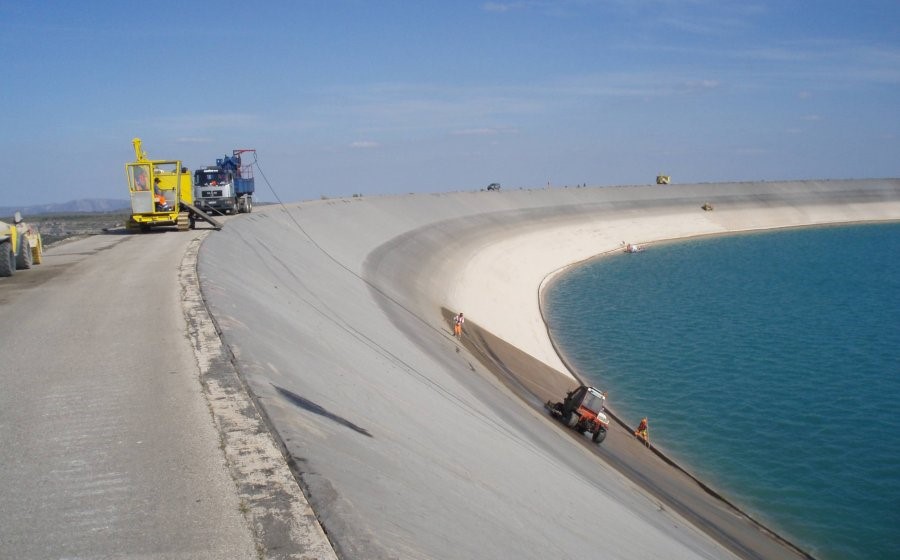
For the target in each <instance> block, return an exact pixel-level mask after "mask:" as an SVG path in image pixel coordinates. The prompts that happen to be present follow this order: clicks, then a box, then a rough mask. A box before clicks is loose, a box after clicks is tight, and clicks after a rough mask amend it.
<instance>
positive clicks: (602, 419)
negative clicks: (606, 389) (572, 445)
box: [544, 385, 609, 444]
mask: <svg viewBox="0 0 900 560" xmlns="http://www.w3.org/2000/svg"><path fill="white" fill-rule="evenodd" d="M605 404H606V393H603V392H601V391H599V390H597V389H595V388H593V387H588V386H586V385H581V386H580V387H578V388H577V389H575V390H573V391H569V392H568V393H566V398H565V400H563V401H562V402H556V403H555V402H551V401H547V403H546V404H545V405H544V407H545V408H546V409H547V410H549V411H550V414H551V415H553V416H554V417H556V418H559V420H560V421H561V422H562V423H563V424H565V425H566V426H568V427H570V428H572V429H573V430H575V431H576V432H579V433H584V432H590V433H591V434H592V435H591V439H592V440H593V441H594V443H598V444H599V443H601V442H602V441H603V440H604V439H606V433H607V431H608V430H609V417H607V416H606V414H604V412H603V407H604V405H605Z"/></svg>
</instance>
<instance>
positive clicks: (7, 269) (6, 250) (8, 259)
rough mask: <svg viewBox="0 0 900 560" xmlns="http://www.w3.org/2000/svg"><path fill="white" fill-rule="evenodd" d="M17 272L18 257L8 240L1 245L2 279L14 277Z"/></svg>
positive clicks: (0, 273)
mask: <svg viewBox="0 0 900 560" xmlns="http://www.w3.org/2000/svg"><path fill="white" fill-rule="evenodd" d="M15 271H16V255H15V254H14V253H13V250H12V243H10V242H9V240H8V239H7V240H6V241H4V242H2V243H0V277H7V276H12V275H13V273H14V272H15Z"/></svg>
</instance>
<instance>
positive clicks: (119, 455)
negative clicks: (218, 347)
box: [0, 226, 257, 560]
mask: <svg viewBox="0 0 900 560" xmlns="http://www.w3.org/2000/svg"><path fill="white" fill-rule="evenodd" d="M202 228H203V226H200V229H197V230H195V231H190V232H175V231H154V232H152V233H147V234H139V235H138V234H134V235H132V234H128V233H125V232H121V233H118V234H116V233H112V234H108V235H98V236H93V237H88V238H85V239H80V240H76V241H70V242H64V243H63V244H61V245H59V246H56V247H53V248H50V249H48V250H47V251H46V252H45V260H44V264H41V265H40V266H36V267H35V268H33V269H32V270H27V271H19V272H17V273H16V274H15V275H14V276H13V277H11V278H3V279H0V317H2V319H3V320H2V321H0V356H2V367H0V387H2V389H0V449H2V455H0V503H2V504H3V507H2V508H0V558H16V559H19V560H23V559H31V558H33V559H44V558H185V559H187V558H190V559H198V558H199V559H202V558H209V559H213V558H215V559H221V558H257V552H256V548H255V544H254V541H253V538H252V532H251V530H250V528H249V526H248V524H247V522H246V521H245V519H244V516H243V515H242V513H241V508H242V506H241V503H240V500H239V498H238V496H237V493H236V491H235V484H234V481H233V480H232V479H231V477H230V475H229V472H228V470H227V468H226V465H225V461H224V459H223V454H222V451H221V449H220V444H219V434H218V432H217V430H216V429H215V427H214V424H213V420H212V417H211V415H210V412H209V409H208V407H207V403H206V399H205V398H204V395H203V393H202V390H201V386H200V383H199V382H198V374H197V371H198V366H197V362H196V360H195V357H194V353H193V351H192V349H191V346H190V344H189V341H188V338H187V336H186V327H185V318H184V315H183V311H182V306H181V288H180V285H179V281H178V272H179V266H180V264H181V261H182V258H183V257H184V254H185V250H186V248H187V246H188V245H189V244H190V243H191V241H193V240H194V239H195V238H197V237H199V236H202V235H205V233H204V232H205V231H209V230H205V229H202Z"/></svg>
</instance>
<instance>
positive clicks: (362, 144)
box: [350, 140, 381, 150]
mask: <svg viewBox="0 0 900 560" xmlns="http://www.w3.org/2000/svg"><path fill="white" fill-rule="evenodd" d="M380 146H381V144H379V143H378V142H373V141H371V140H357V141H356V142H351V143H350V147H351V148H357V149H361V150H366V149H370V148H378V147H380Z"/></svg>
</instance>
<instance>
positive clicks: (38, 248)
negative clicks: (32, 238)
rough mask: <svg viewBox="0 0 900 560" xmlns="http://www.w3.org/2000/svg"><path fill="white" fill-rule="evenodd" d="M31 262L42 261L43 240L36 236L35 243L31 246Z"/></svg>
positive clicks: (38, 262)
mask: <svg viewBox="0 0 900 560" xmlns="http://www.w3.org/2000/svg"><path fill="white" fill-rule="evenodd" d="M31 262H33V263H34V264H41V263H42V262H44V242H43V241H42V240H41V238H40V237H38V242H37V245H35V246H34V247H32V248H31Z"/></svg>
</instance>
